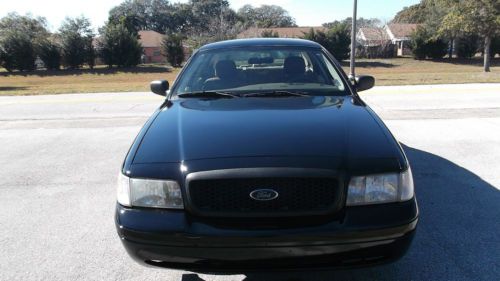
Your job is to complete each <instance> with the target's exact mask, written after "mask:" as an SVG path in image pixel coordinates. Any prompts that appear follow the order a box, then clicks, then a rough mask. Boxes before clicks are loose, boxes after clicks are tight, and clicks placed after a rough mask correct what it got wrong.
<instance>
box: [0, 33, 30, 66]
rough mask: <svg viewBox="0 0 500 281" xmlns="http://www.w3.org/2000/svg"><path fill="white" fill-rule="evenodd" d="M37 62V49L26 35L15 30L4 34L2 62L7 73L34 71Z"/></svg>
mask: <svg viewBox="0 0 500 281" xmlns="http://www.w3.org/2000/svg"><path fill="white" fill-rule="evenodd" d="M35 60H36V54H35V48H34V46H33V43H32V42H31V38H30V37H29V36H28V35H27V34H26V33H23V32H20V31H16V30H14V31H10V32H6V34H5V33H4V34H3V37H2V39H1V41H0V61H2V66H3V67H4V68H5V69H7V71H9V72H11V71H13V70H19V71H25V70H28V71H30V70H34V69H35Z"/></svg>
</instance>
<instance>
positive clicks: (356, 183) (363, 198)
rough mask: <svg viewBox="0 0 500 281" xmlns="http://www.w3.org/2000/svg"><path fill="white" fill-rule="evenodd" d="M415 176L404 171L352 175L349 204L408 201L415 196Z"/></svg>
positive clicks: (348, 197)
mask: <svg viewBox="0 0 500 281" xmlns="http://www.w3.org/2000/svg"><path fill="white" fill-rule="evenodd" d="M413 193H414V192H413V176H412V174H411V169H410V168H408V169H407V170H406V171H404V172H402V173H391V174H379V175H369V176H360V177H352V178H351V181H350V182H349V188H348V190H347V206H355V205H369V204H380V203H391V202H401V201H407V200H410V199H411V198H413Z"/></svg>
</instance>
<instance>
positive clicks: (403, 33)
mask: <svg viewBox="0 0 500 281" xmlns="http://www.w3.org/2000/svg"><path fill="white" fill-rule="evenodd" d="M417 26H418V24H414V23H391V24H388V25H387V26H386V28H387V30H388V32H389V35H391V39H406V38H409V37H410V35H411V34H412V33H413V32H414V31H415V29H417Z"/></svg>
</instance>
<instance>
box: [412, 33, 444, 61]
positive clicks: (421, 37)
mask: <svg viewBox="0 0 500 281" xmlns="http://www.w3.org/2000/svg"><path fill="white" fill-rule="evenodd" d="M410 48H411V50H412V53H413V57H414V58H415V59H417V60H422V59H425V58H432V59H440V58H442V57H444V56H445V55H446V53H447V51H448V44H447V43H446V42H444V41H443V40H442V39H440V38H433V37H432V35H431V34H430V33H429V32H428V31H427V30H426V29H425V28H423V27H419V28H417V30H416V31H415V32H414V33H413V34H412V35H411V41H410Z"/></svg>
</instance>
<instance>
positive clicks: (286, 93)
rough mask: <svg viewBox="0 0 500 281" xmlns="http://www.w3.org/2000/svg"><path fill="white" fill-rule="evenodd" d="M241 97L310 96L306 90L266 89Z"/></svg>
mask: <svg viewBox="0 0 500 281" xmlns="http://www.w3.org/2000/svg"><path fill="white" fill-rule="evenodd" d="M242 97H310V95H308V93H307V92H291V91H268V92H256V93H248V94H244V95H242Z"/></svg>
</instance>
